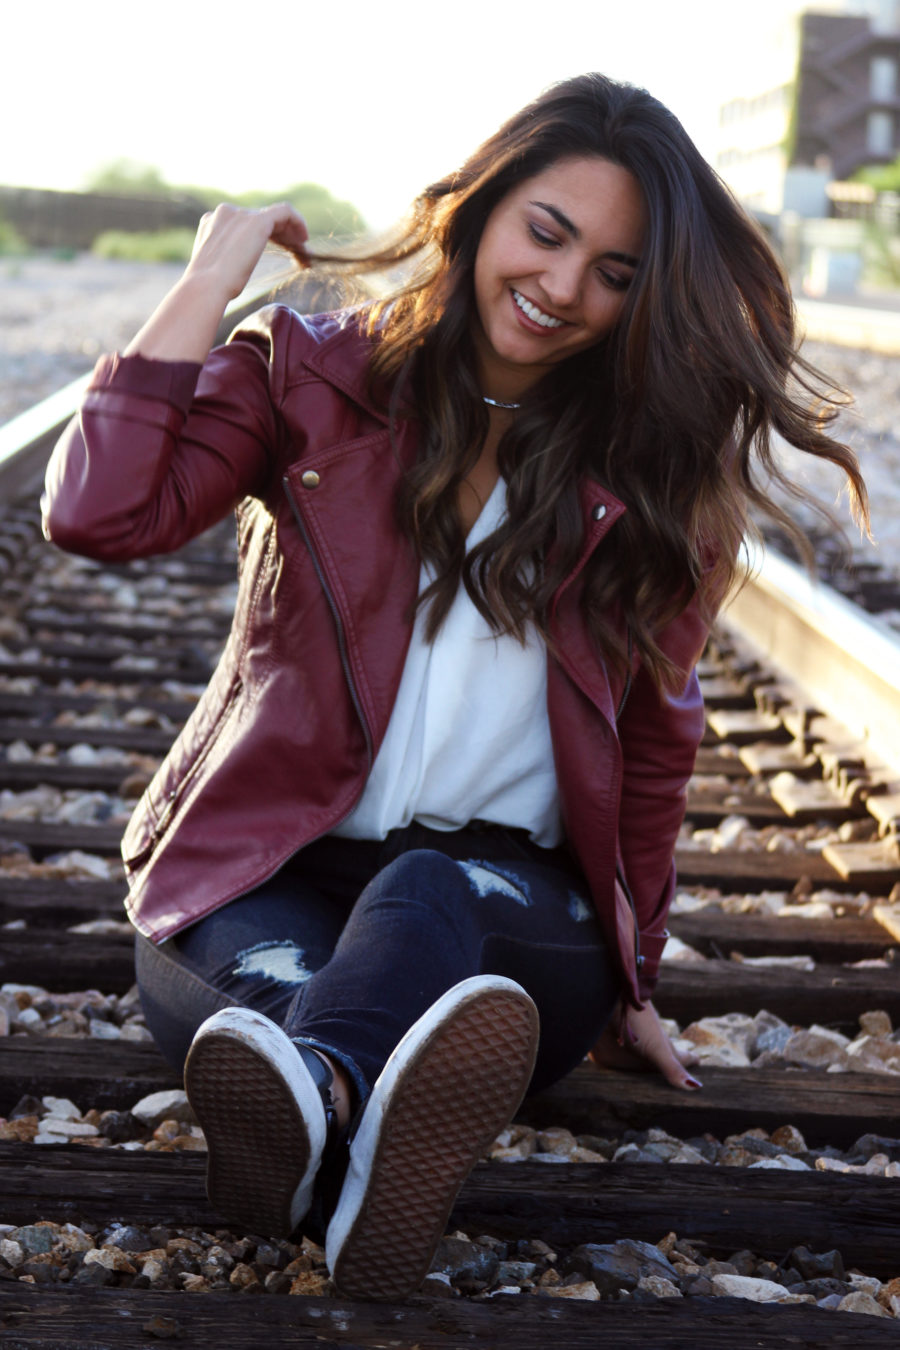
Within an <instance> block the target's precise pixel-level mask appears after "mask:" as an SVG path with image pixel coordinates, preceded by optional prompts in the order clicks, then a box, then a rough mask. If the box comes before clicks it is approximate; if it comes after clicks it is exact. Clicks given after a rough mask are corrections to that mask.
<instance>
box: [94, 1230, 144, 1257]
mask: <svg viewBox="0 0 900 1350" xmlns="http://www.w3.org/2000/svg"><path fill="white" fill-rule="evenodd" d="M97 1241H98V1243H100V1244H101V1245H103V1246H108V1247H118V1248H119V1250H120V1251H122V1252H146V1251H149V1250H150V1248H151V1247H152V1246H153V1243H152V1242H151V1241H150V1230H149V1229H147V1228H140V1227H139V1226H138V1225H137V1224H131V1223H129V1224H121V1223H114V1224H112V1225H111V1226H110V1227H109V1228H106V1229H104V1231H103V1232H102V1233H101V1234H100V1235H99V1236H98V1238H97Z"/></svg>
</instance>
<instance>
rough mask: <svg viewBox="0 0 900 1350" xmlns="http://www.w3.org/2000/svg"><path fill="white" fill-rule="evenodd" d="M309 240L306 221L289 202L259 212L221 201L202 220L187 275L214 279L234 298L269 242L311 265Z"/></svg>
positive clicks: (248, 278) (266, 207) (243, 285)
mask: <svg viewBox="0 0 900 1350" xmlns="http://www.w3.org/2000/svg"><path fill="white" fill-rule="evenodd" d="M308 239H309V231H308V230H307V228H306V222H305V220H304V219H303V217H302V216H301V215H300V213H299V212H298V211H297V210H296V209H295V208H294V207H293V206H291V204H290V202H276V203H275V204H274V205H273V206H265V207H263V208H261V209H260V210H258V211H257V210H248V209H247V208H245V207H240V206H232V205H230V203H228V202H222V203H221V204H220V205H219V206H217V207H216V209H215V210H214V211H208V212H207V213H206V214H205V215H204V216H203V217H202V219H201V221H200V225H199V227H198V230H197V237H196V239H195V240H194V248H193V252H192V254H191V260H190V262H189V263H188V272H189V273H191V274H192V275H193V276H209V277H213V278H214V279H215V281H216V282H217V284H218V285H220V286H221V287H222V289H223V290H224V291H225V292H226V293H227V294H228V295H229V296H232V297H233V296H236V295H240V293H241V291H242V290H243V289H244V287H245V286H246V284H247V282H248V281H249V280H250V276H251V274H252V272H253V269H254V268H255V266H256V264H257V263H258V262H259V259H260V257H261V256H262V252H263V249H264V248H265V247H266V244H268V243H269V241H270V240H271V242H272V243H274V244H278V245H280V246H281V247H282V248H285V249H287V250H288V251H289V252H290V253H292V254H293V255H294V256H295V257H296V258H297V259H298V260H299V261H301V262H303V263H308V261H309V260H308V258H307V255H306V243H307V241H308Z"/></svg>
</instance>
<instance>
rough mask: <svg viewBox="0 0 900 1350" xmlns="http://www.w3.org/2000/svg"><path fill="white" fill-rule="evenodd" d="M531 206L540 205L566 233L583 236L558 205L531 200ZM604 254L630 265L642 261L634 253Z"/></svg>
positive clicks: (577, 237) (606, 256)
mask: <svg viewBox="0 0 900 1350" xmlns="http://www.w3.org/2000/svg"><path fill="white" fill-rule="evenodd" d="M529 206H538V207H540V209H541V210H542V211H546V212H547V215H548V216H552V217H553V219H554V220H555V221H556V223H557V225H558V226H559V227H560V229H562V230H565V232H566V234H570V235H571V236H572V238H573V239H580V238H581V231H580V230H579V228H578V226H577V225H576V224H575V223H574V221H571V220H570V219H569V217H568V216H567V215H565V213H564V212H562V211H560V209H559V207H558V206H553V205H551V203H550V202H529ZM603 256H604V258H612V259H613V261H614V262H623V263H627V265H628V266H629V267H637V265H638V263H639V262H640V259H639V258H635V257H634V255H633V254H632V253H618V252H614V251H610V252H609V253H604V255H603Z"/></svg>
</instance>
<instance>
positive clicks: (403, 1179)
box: [325, 975, 538, 1299]
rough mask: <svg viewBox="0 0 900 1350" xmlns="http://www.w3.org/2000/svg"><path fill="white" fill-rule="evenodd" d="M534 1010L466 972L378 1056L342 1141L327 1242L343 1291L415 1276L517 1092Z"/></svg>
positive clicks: (377, 1291) (393, 1289) (517, 990)
mask: <svg viewBox="0 0 900 1350" xmlns="http://www.w3.org/2000/svg"><path fill="white" fill-rule="evenodd" d="M537 1040H538V1014H537V1009H536V1008H535V1006H534V1004H533V1002H532V1001H531V999H530V998H529V997H528V995H527V994H526V993H525V990H524V989H522V988H521V987H520V986H519V985H518V984H515V983H514V982H513V981H512V980H507V979H505V978H503V977H502V976H499V975H479V976H475V977H474V978H472V979H469V980H463V981H462V983H461V984H457V985H455V986H454V988H452V989H450V990H448V992H447V993H446V994H444V995H443V997H442V998H439V999H438V1001H437V1002H436V1003H435V1004H433V1005H432V1007H431V1008H429V1010H428V1011H427V1012H426V1013H425V1014H424V1015H423V1016H422V1017H420V1018H419V1020H418V1022H416V1023H415V1025H414V1026H412V1027H411V1028H410V1029H409V1031H408V1032H407V1033H406V1035H405V1036H404V1037H403V1039H402V1040H401V1041H400V1043H399V1045H398V1046H397V1048H396V1049H395V1050H394V1052H393V1054H392V1055H391V1057H390V1059H389V1060H388V1062H387V1064H386V1065H385V1067H384V1069H383V1071H382V1073H381V1074H380V1076H379V1078H378V1081H377V1082H376V1084H375V1086H374V1088H373V1089H372V1094H371V1096H370V1098H369V1100H368V1103H367V1104H366V1107H365V1111H364V1112H363V1114H362V1116H361V1118H360V1121H359V1126H358V1129H357V1131H356V1133H355V1135H354V1136H352V1138H351V1141H350V1161H349V1167H348V1170H347V1176H346V1178H345V1180H344V1185H343V1188H342V1190H341V1195H340V1199H339V1201H338V1205H337V1208H336V1210H335V1213H334V1216H333V1218H332V1220H331V1223H330V1224H329V1226H328V1233H327V1237H326V1244H325V1251H326V1258H327V1261H328V1266H329V1269H330V1271H331V1274H332V1277H333V1278H334V1282H335V1284H336V1285H337V1287H338V1289H339V1290H340V1291H341V1292H342V1293H343V1294H346V1295H348V1296H349V1297H351V1298H369V1299H400V1298H404V1297H406V1295H407V1294H410V1293H412V1292H413V1291H414V1290H415V1289H417V1288H418V1287H419V1285H420V1284H421V1283H422V1280H423V1279H424V1278H425V1275H426V1274H427V1272H428V1268H429V1266H430V1264H431V1260H432V1257H433V1255H434V1251H435V1248H436V1247H437V1244H438V1242H439V1241H440V1239H441V1237H442V1235H443V1233H444V1231H445V1229H446V1226H447V1220H448V1218H449V1215H450V1210H451V1209H452V1207H453V1203H454V1201H455V1199H456V1196H457V1193H458V1191H459V1189H460V1187H461V1186H462V1183H463V1182H464V1181H465V1179H466V1177H467V1176H468V1174H469V1172H470V1170H471V1168H472V1166H473V1164H474V1163H475V1162H476V1161H477V1160H478V1158H479V1157H481V1156H482V1154H483V1153H484V1152H485V1151H486V1150H487V1149H488V1147H489V1146H490V1144H491V1142H492V1141H493V1140H494V1139H495V1138H496V1136H497V1134H499V1132H500V1131H501V1130H502V1129H503V1128H504V1127H505V1126H506V1125H507V1124H508V1123H509V1121H510V1120H511V1118H512V1117H513V1115H514V1114H515V1112H516V1110H517V1109H518V1106H519V1104H520V1102H521V1100H522V1098H523V1096H524V1095H525V1090H526V1088H527V1087H528V1083H529V1081H530V1079H531V1073H532V1070H533V1068H534V1058H535V1054H536V1052H537Z"/></svg>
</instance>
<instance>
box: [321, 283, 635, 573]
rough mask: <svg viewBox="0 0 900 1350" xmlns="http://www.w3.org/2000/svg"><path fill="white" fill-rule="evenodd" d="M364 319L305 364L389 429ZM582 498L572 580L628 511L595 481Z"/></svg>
mask: <svg viewBox="0 0 900 1350" xmlns="http://www.w3.org/2000/svg"><path fill="white" fill-rule="evenodd" d="M329 317H331V318H334V317H335V316H329ZM364 318H365V310H364V309H358V310H349V311H347V312H345V313H342V314H340V316H339V320H340V326H339V327H338V328H337V329H336V330H335V331H334V332H333V333H330V334H328V336H326V337H324V338H323V339H322V340H320V342H319V343H318V345H317V346H316V347H314V348H313V350H312V351H311V352H310V354H309V355H308V356H306V357H305V358H304V365H305V366H306V367H307V369H308V370H310V371H312V373H313V374H314V375H317V376H318V377H319V378H320V379H322V380H326V381H327V382H328V383H329V384H331V385H334V387H335V388H336V389H340V390H341V392H342V393H343V394H345V395H346V396H347V397H348V398H350V399H352V400H353V402H354V403H356V404H357V405H358V406H359V407H361V408H364V409H365V411H366V412H367V413H369V415H370V416H371V417H374V418H375V419H376V420H377V421H379V422H380V423H382V425H385V426H386V425H387V423H388V421H389V420H390V419H389V416H388V412H387V409H386V408H384V407H383V406H381V405H380V404H379V403H376V402H375V401H374V400H373V399H372V398H371V396H370V393H369V361H370V359H371V355H372V348H373V345H374V343H373V341H372V339H371V338H370V337H368V336H367V335H366V334H365V333H364V332H363V331H362V329H361V324H362V323H363V322H364ZM579 495H580V499H581V512H582V520H583V521H584V527H585V529H584V541H585V543H584V550H583V552H582V556H581V558H580V559H579V561H578V563H577V565H576V567H575V571H574V572H573V574H572V576H571V577H570V578H569V579H568V580H573V579H574V577H575V576H577V574H578V572H580V571H581V568H582V567H583V566H584V564H585V562H586V561H587V559H588V558H589V557H590V555H591V553H592V552H593V550H594V548H595V547H596V545H597V544H598V543H599V542H600V540H601V539H602V538H603V537H604V535H605V534H606V533H607V531H608V530H609V529H610V528H611V526H613V525H614V524H615V522H616V521H617V520H618V519H619V517H620V516H621V515H623V514H624V512H625V506H624V505H623V503H622V502H621V501H620V500H619V499H618V497H615V496H613V494H612V493H611V492H610V491H609V490H608V489H607V488H604V487H602V486H601V485H600V484H599V483H597V482H595V481H594V480H593V479H589V478H585V479H582V481H581V483H580V485H579ZM566 584H568V582H567V583H566Z"/></svg>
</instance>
